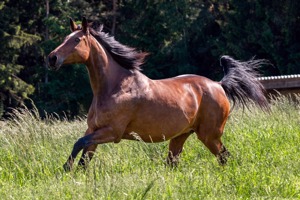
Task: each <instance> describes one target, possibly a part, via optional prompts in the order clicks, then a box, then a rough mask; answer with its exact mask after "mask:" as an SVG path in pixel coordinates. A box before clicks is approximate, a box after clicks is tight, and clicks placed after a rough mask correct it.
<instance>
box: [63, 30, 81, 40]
mask: <svg viewBox="0 0 300 200" xmlns="http://www.w3.org/2000/svg"><path fill="white" fill-rule="evenodd" d="M77 33H79V30H78V31H74V32H72V33H71V34H70V35H68V36H67V37H66V39H65V41H66V40H68V39H69V38H71V37H74V36H75V35H76V34H77Z"/></svg>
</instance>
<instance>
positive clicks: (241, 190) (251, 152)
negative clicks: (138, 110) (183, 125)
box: [0, 97, 300, 199]
mask: <svg viewBox="0 0 300 200" xmlns="http://www.w3.org/2000/svg"><path fill="white" fill-rule="evenodd" d="M298 99H299V98H298ZM250 110H251V111H249V110H245V112H244V113H243V112H242V110H236V111H234V112H233V113H232V114H231V117H230V119H229V121H228V123H227V126H226V129H225V134H224V136H223V142H224V144H225V145H226V147H227V148H228V149H229V151H230V152H231V154H232V157H231V158H230V159H229V162H228V164H227V166H225V167H221V166H219V165H218V163H217V161H216V159H215V157H214V156H213V155H212V154H211V153H209V151H208V150H207V149H206V148H205V147H204V145H203V144H202V143H201V142H199V141H198V140H197V138H196V136H191V137H190V138H189V139H188V140H187V142H186V144H185V148H184V152H183V154H182V156H181V160H180V164H179V166H178V167H177V168H170V167H168V166H166V165H165V157H166V155H167V151H168V143H167V142H165V143H157V144H145V143H143V142H135V141H122V142H120V143H119V144H103V145H100V146H99V147H98V149H97V152H96V155H95V157H94V159H93V161H92V162H91V163H90V165H89V167H88V169H87V171H85V172H84V171H81V170H76V169H75V170H73V171H72V172H70V173H65V172H64V171H63V169H62V164H63V163H64V162H65V161H66V159H67V157H68V155H69V153H70V151H71V149H72V146H73V144H74V142H75V141H76V140H77V139H78V138H79V137H81V136H82V135H83V133H84V132H85V129H86V123H85V120H83V119H78V120H74V121H68V120H56V119H55V118H52V117H50V116H48V118H46V119H44V120H41V119H40V117H39V115H38V112H36V111H31V112H29V111H28V110H26V109H23V110H18V111H15V114H14V116H13V118H12V120H10V121H4V122H0V197H1V199H284V198H285V199H299V198H300V178H299V177H300V159H299V156H300V155H299V154H300V145H299V144H300V101H298V102H290V101H289V100H288V99H286V98H283V97H281V98H278V99H276V100H274V101H272V112H271V113H269V114H268V113H264V112H262V111H259V110H258V109H256V108H253V109H250ZM75 167H76V166H75Z"/></svg>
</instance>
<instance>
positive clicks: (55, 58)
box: [48, 55, 57, 67]
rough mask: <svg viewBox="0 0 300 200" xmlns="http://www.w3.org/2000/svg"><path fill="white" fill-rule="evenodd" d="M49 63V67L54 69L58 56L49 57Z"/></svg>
mask: <svg viewBox="0 0 300 200" xmlns="http://www.w3.org/2000/svg"><path fill="white" fill-rule="evenodd" d="M48 61H49V65H50V66H52V67H54V66H55V63H56V61H57V56H56V55H54V56H49V58H48Z"/></svg>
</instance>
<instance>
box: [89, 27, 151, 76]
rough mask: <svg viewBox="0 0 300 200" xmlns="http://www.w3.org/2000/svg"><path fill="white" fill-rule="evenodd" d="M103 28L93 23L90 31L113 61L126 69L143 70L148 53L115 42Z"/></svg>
mask: <svg viewBox="0 0 300 200" xmlns="http://www.w3.org/2000/svg"><path fill="white" fill-rule="evenodd" d="M102 29H103V26H102V25H100V24H99V23H96V22H94V23H92V25H91V26H90V27H89V31H90V33H91V35H92V36H94V37H95V38H96V40H97V41H98V42H99V43H100V44H101V45H102V46H103V47H104V48H105V50H107V51H108V52H109V53H110V55H111V56H112V57H113V59H114V60H115V61H116V62H117V63H118V64H120V66H122V67H124V68H126V69H129V70H131V69H133V70H141V65H142V64H143V63H144V59H145V57H146V56H147V55H148V53H145V52H138V51H137V50H136V49H135V48H131V47H128V46H126V45H123V44H121V43H119V42H118V41H116V40H115V38H114V37H113V36H110V35H109V34H108V33H104V32H103V31H102Z"/></svg>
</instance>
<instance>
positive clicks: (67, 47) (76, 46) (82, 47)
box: [48, 18, 90, 70]
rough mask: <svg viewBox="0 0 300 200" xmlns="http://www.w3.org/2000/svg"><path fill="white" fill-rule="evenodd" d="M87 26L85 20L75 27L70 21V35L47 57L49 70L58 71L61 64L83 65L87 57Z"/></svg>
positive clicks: (88, 49)
mask: <svg viewBox="0 0 300 200" xmlns="http://www.w3.org/2000/svg"><path fill="white" fill-rule="evenodd" d="M88 26H89V24H88V22H87V20H86V19H85V18H83V20H82V24H81V26H80V25H76V24H75V22H74V21H73V20H72V19H70V28H71V31H72V33H71V34H70V35H68V36H67V37H66V38H65V40H64V42H63V43H62V44H61V45H59V46H58V47H57V48H56V49H55V50H54V51H52V52H51V53H50V54H49V56H48V61H49V66H50V68H51V69H54V70H58V69H59V68H60V66H62V65H63V64H74V63H85V62H86V61H87V59H88V57H89V53H90V47H89V42H88V39H89V28H88Z"/></svg>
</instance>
